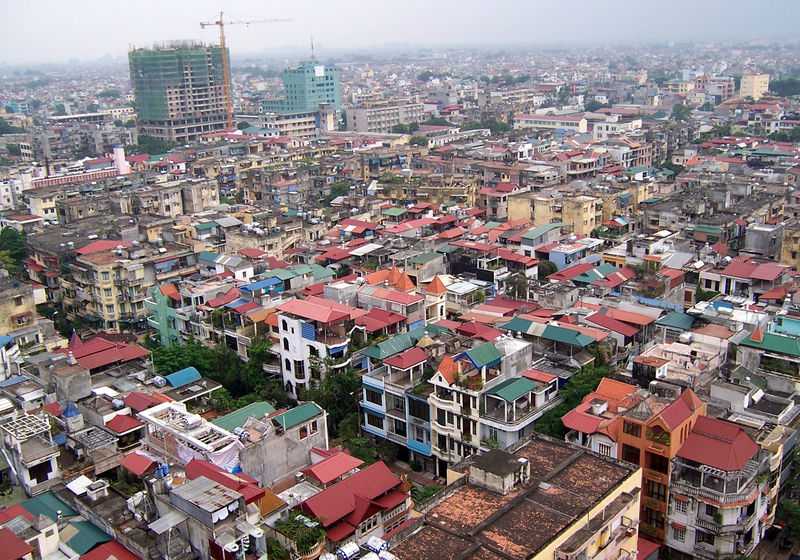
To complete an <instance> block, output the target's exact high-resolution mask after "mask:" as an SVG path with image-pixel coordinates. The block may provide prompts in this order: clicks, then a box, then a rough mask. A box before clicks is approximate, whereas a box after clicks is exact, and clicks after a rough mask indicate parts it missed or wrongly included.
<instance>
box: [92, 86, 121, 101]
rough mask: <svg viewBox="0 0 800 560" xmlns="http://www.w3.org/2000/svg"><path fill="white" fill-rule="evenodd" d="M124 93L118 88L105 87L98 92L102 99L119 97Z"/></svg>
mask: <svg viewBox="0 0 800 560" xmlns="http://www.w3.org/2000/svg"><path fill="white" fill-rule="evenodd" d="M121 95H122V92H121V91H120V90H118V89H113V88H109V89H104V90H103V91H101V92H100V93H98V94H97V97H99V98H101V99H117V98H119V97H120V96H121Z"/></svg>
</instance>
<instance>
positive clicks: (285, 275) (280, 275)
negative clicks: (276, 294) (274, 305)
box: [262, 268, 297, 280]
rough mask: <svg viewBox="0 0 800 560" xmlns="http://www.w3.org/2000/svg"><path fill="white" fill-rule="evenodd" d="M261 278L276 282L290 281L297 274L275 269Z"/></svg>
mask: <svg viewBox="0 0 800 560" xmlns="http://www.w3.org/2000/svg"><path fill="white" fill-rule="evenodd" d="M262 276H263V277H264V278H277V279H278V280H291V279H292V278H294V277H295V276H297V273H296V272H293V271H292V270H291V269H289V268H276V269H275V270H267V271H266V272H264V274H262Z"/></svg>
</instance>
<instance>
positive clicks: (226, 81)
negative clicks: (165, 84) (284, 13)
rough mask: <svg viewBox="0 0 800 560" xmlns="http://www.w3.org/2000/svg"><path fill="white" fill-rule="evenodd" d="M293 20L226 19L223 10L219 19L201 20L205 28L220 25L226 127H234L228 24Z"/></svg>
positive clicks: (229, 128) (287, 20)
mask: <svg viewBox="0 0 800 560" xmlns="http://www.w3.org/2000/svg"><path fill="white" fill-rule="evenodd" d="M289 21H292V20H291V19H285V18H279V19H253V20H249V21H225V20H224V19H223V17H222V12H220V13H219V19H218V20H217V21H201V22H200V27H201V28H202V29H205V28H206V27H210V26H213V25H216V26H217V27H219V46H220V48H221V49H222V87H223V90H224V92H225V128H226V129H228V130H232V129H233V89H232V88H231V67H230V63H229V61H228V57H227V56H225V54H226V52H225V49H226V44H225V26H226V25H250V24H255V23H286V22H289Z"/></svg>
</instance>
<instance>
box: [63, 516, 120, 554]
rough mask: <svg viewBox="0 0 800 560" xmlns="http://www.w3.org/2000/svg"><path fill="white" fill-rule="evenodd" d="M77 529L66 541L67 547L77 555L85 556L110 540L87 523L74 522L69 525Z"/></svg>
mask: <svg viewBox="0 0 800 560" xmlns="http://www.w3.org/2000/svg"><path fill="white" fill-rule="evenodd" d="M70 525H72V527H74V528H75V529H77V531H78V532H77V533H75V534H74V535H72V538H71V539H69V540H68V541H67V545H68V546H69V547H70V548H71V549H72V550H74V551H75V552H77V553H78V554H81V555H83V554H86V553H87V552H89V551H90V550H92V549H93V548H94V547H96V546H97V545H98V544H103V543H105V542H108V541H110V540H111V537H109V536H108V535H107V534H105V533H104V532H103V531H101V530H100V529H98V528H97V527H96V526H95V525H94V524H92V523H90V522H88V521H74V522H72V523H70Z"/></svg>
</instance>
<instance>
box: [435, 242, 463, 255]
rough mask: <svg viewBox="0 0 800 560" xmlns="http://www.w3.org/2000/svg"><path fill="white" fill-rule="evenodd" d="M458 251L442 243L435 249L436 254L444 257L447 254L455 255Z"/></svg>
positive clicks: (456, 248)
mask: <svg viewBox="0 0 800 560" xmlns="http://www.w3.org/2000/svg"><path fill="white" fill-rule="evenodd" d="M458 249H459V248H458V247H454V246H453V245H450V244H449V243H442V244H441V245H439V246H438V247H436V252H437V253H442V254H445V255H446V254H448V253H455V252H456V251H458Z"/></svg>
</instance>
